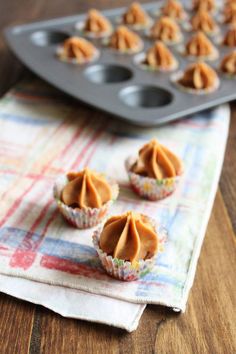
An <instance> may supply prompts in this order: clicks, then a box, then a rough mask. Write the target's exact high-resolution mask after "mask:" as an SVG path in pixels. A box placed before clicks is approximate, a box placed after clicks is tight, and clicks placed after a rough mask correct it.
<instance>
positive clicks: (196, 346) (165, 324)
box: [0, 0, 236, 354]
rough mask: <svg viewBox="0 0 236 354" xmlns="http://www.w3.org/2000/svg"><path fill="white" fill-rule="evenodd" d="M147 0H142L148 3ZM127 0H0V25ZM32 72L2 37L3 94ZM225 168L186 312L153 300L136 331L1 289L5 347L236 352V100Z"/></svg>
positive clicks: (143, 353) (1, 349) (0, 338)
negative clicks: (63, 312) (72, 315)
mask: <svg viewBox="0 0 236 354" xmlns="http://www.w3.org/2000/svg"><path fill="white" fill-rule="evenodd" d="M143 2H144V1H143ZM128 3H129V2H128V1H125V0H119V1H112V0H110V1H109V0H100V1H95V0H89V1H88V0H87V1H85V0H84V1H76V0H66V1H65V0H57V1H47V0H40V1H30V0H28V1H27V0H21V1H19V0H8V1H3V0H2V1H1V2H0V27H1V28H4V27H5V26H7V25H13V24H20V23H24V22H27V21H28V22H30V21H35V20H38V19H46V18H50V17H57V16H64V15H70V14H75V13H77V12H85V11H87V10H88V9H89V8H91V7H96V8H99V9H103V8H108V7H109V8H112V7H117V6H123V5H127V4H128ZM26 74H27V70H26V69H25V68H24V67H23V66H22V64H21V63H20V62H19V61H18V60H17V59H16V58H15V57H14V56H13V55H12V54H11V53H10V52H9V50H8V49H7V47H6V45H5V43H4V40H3V39H2V38H1V39H0V94H1V95H2V94H4V92H6V91H7V90H8V89H9V88H10V87H11V86H12V85H13V84H14V83H15V82H17V81H18V80H19V79H20V78H21V77H22V76H24V75H26ZM231 112H232V117H231V125H230V133H229V140H228V145H227V150H226V156H225V161H224V167H223V172H222V176H221V179H220V185H219V188H218V191H217V195H216V199H215V204H214V208H213V212H212V215H211V219H210V222H209V225H208V229H207V233H206V237H205V240H204V244H203V248H202V252H201V256H200V259H199V263H198V268H197V274H196V278H195V282H194V286H193V288H192V290H191V293H190V297H189V302H188V306H187V310H186V312H185V314H183V315H177V314H174V313H173V312H171V311H170V310H168V309H166V308H163V307H161V306H148V307H147V309H146V310H145V312H144V314H143V316H142V318H141V321H140V325H139V327H138V329H137V330H136V331H135V332H133V333H132V334H128V333H126V332H124V331H122V330H119V329H116V328H111V327H108V326H105V325H100V324H91V323H87V322H84V321H77V320H72V319H65V318H62V317H61V316H59V315H57V314H55V313H53V312H51V311H49V310H47V309H45V308H43V307H40V306H36V305H33V304H30V303H27V302H24V301H20V300H16V299H14V298H13V297H10V296H7V295H4V294H1V295H0V343H1V346H0V353H4V354H6V353H10V354H13V353H16V354H22V353H45V354H51V353H52V354H57V353H59V354H61V353H79V354H84V353H89V354H90V353H99V354H106V353H109V354H110V353H120V354H123V353H124V354H125V353H129V354H131V353H140V354H148V353H158V354H162V353H164V354H166V353H170V354H191V353H193V354H196V353H199V354H203V353H211V354H218V353H219V354H220V353H222V354H223V353H224V354H231V353H236V310H235V309H236V285H235V283H236V276H235V275H236V252H235V248H236V247H235V231H236V105H235V103H233V104H231Z"/></svg>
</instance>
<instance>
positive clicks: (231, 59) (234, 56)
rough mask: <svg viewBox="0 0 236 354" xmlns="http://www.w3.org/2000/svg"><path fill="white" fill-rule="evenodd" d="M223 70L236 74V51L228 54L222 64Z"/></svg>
mask: <svg viewBox="0 0 236 354" xmlns="http://www.w3.org/2000/svg"><path fill="white" fill-rule="evenodd" d="M220 69H221V71H222V72H224V73H226V74H230V75H236V51H233V52H232V53H230V54H227V55H226V56H225V57H224V58H223V60H222V62H221V65H220Z"/></svg>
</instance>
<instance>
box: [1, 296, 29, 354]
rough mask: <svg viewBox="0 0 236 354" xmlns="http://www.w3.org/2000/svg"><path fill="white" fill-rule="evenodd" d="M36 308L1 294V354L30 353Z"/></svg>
mask: <svg viewBox="0 0 236 354" xmlns="http://www.w3.org/2000/svg"><path fill="white" fill-rule="evenodd" d="M34 308H35V306H34V305H32V304H28V303H27V302H24V301H21V300H17V299H14V298H12V297H10V296H7V295H5V294H1V296H0V309H1V310H0V343H1V347H0V353H3V354H21V353H28V350H29V345H30V337H31V331H32V326H33V317H34Z"/></svg>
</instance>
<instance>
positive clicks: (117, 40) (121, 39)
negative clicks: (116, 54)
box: [109, 26, 142, 52]
mask: <svg viewBox="0 0 236 354" xmlns="http://www.w3.org/2000/svg"><path fill="white" fill-rule="evenodd" d="M109 44H110V47H111V48H113V49H116V50H119V51H121V52H125V51H132V52H136V51H138V50H140V49H141V47H142V40H141V38H140V37H139V36H138V35H137V34H136V33H134V32H133V31H130V30H129V29H128V28H127V27H126V26H119V27H118V28H117V29H116V31H115V32H114V33H113V34H112V36H111V38H110V43H109Z"/></svg>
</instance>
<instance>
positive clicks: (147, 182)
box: [125, 157, 181, 201]
mask: <svg viewBox="0 0 236 354" xmlns="http://www.w3.org/2000/svg"><path fill="white" fill-rule="evenodd" d="M135 161H136V159H135V158H133V157H129V158H128V159H127V160H126V162H125V166H126V170H127V172H128V176H129V180H130V184H131V186H132V188H133V190H134V191H135V192H136V193H137V194H138V195H139V196H140V197H142V198H145V199H148V200H151V201H156V200H160V199H164V198H166V197H168V196H169V195H170V194H172V193H173V192H174V191H175V189H176V187H177V185H178V183H179V181H180V178H181V175H179V176H176V177H171V178H163V179H160V180H158V179H155V178H150V177H144V176H140V175H138V174H136V173H133V172H131V166H132V165H133V164H134V163H135Z"/></svg>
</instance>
